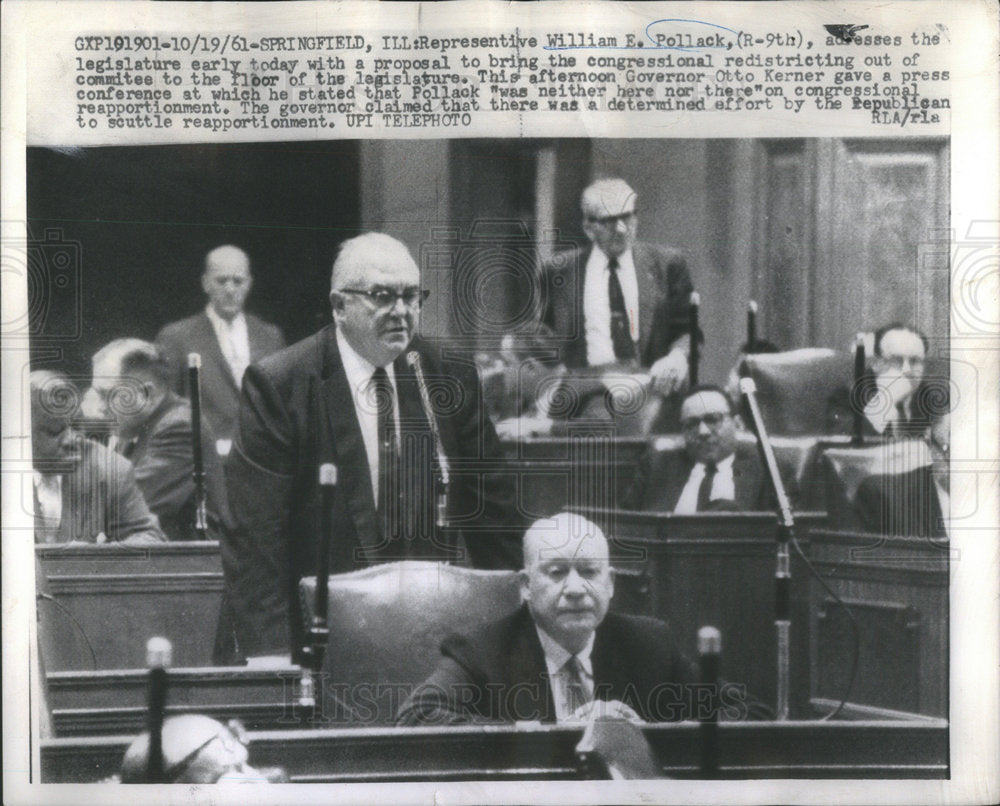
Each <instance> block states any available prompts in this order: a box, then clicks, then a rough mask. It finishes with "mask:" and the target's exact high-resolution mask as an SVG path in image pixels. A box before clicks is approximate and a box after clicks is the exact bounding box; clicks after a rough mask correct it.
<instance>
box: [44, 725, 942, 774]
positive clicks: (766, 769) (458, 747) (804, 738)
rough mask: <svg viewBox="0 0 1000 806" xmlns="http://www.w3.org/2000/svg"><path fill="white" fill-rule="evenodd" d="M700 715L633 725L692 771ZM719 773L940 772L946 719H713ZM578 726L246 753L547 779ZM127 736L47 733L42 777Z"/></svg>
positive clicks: (269, 746)
mask: <svg viewBox="0 0 1000 806" xmlns="http://www.w3.org/2000/svg"><path fill="white" fill-rule="evenodd" d="M698 728H699V726H698V725H697V724H694V723H681V724H672V725H650V726H647V727H645V728H644V729H643V732H644V734H645V736H646V738H647V740H648V741H649V743H650V746H651V748H652V750H653V753H654V756H655V757H656V758H657V759H658V760H659V762H660V764H661V766H662V769H663V772H664V775H665V776H668V777H674V778H697V777H698V775H699V772H698V757H699V755H698V754H699V748H700V746H699V739H698ZM719 732H720V736H719V747H720V770H721V775H722V777H725V778H738V779H742V778H945V777H947V775H948V724H947V722H945V721H943V720H928V721H926V722H912V721H905V722H784V723H773V722H756V723H754V722H748V723H723V724H722V725H720V729H719ZM582 733H583V731H582V728H573V727H564V726H554V725H553V726H541V725H535V726H513V725H510V726H508V725H504V726H495V727H494V726H489V727H471V726H470V727H455V728H381V729H376V728H369V729H347V730H315V731H284V732H275V731H271V732H259V733H251V735H250V762H251V764H254V765H256V766H260V767H270V766H279V767H283V768H284V769H285V770H286V771H287V772H288V774H289V776H290V777H291V780H292V781H293V782H309V783H333V782H341V783H343V782H351V783H357V782H379V781H382V782H385V781H466V780H509V779H522V780H552V779H572V778H577V777H578V776H579V773H578V768H577V758H576V753H575V748H576V745H577V743H578V742H579V740H580V738H581V737H582ZM130 741H131V737H130V736H108V737H91V738H86V739H49V740H44V741H43V742H42V745H41V758H42V781H43V782H45V783H69V782H87V781H97V780H100V779H102V778H105V777H107V776H109V775H111V774H113V773H115V772H116V771H117V770H118V767H119V765H120V763H121V758H122V756H123V754H124V752H125V748H126V747H127V746H128V744H129V742H130Z"/></svg>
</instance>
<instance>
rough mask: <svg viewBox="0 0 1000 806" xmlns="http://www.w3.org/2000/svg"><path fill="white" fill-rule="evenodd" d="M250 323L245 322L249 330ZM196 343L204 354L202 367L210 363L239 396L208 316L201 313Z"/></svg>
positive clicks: (230, 368) (251, 354)
mask: <svg viewBox="0 0 1000 806" xmlns="http://www.w3.org/2000/svg"><path fill="white" fill-rule="evenodd" d="M249 327H250V323H249V321H248V322H247V328H248V329H249ZM197 338H198V341H199V342H200V343H201V344H202V345H203V347H202V349H203V350H204V352H203V353H202V356H201V361H202V365H203V366H204V365H205V364H206V362H209V361H212V362H214V363H215V364H216V365H217V366H218V368H219V373H218V374H219V377H221V378H225V382H226V384H227V385H228V386H229V387H230V388H231V389H232V390H233V391H234V392H236V393H237V394H239V391H240V389H239V387H238V386H237V385H236V378H234V377H233V370H232V367H230V366H229V362H228V361H226V358H225V356H224V355H223V354H222V348H221V347H220V346H219V339H218V337H217V336H216V335H215V329H214V328H213V327H212V323H211V322H210V321H209V318H208V314H207V313H205V312H204V311H202V313H201V315H200V316H199V317H198V337H197ZM252 344H253V343H252V342H251V348H250V350H251V352H250V356H251V361H252V360H253V346H252Z"/></svg>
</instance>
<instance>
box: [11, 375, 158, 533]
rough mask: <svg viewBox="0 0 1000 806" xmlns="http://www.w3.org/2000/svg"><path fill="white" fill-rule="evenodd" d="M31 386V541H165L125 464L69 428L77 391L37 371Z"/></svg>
mask: <svg viewBox="0 0 1000 806" xmlns="http://www.w3.org/2000/svg"><path fill="white" fill-rule="evenodd" d="M29 383H30V386H31V461H32V464H33V466H34V489H35V542H37V543H106V542H124V543H160V542H163V541H164V540H165V539H166V538H165V537H164V536H163V532H162V531H160V526H159V523H157V520H156V516H155V515H153V514H152V513H151V512H150V511H149V508H148V507H147V506H146V502H145V501H144V500H143V497H142V493H141V492H140V491H139V488H138V487H137V486H136V483H135V476H134V474H133V473H132V466H131V465H130V464H129V462H128V460H126V459H124V458H122V457H121V456H119V455H118V454H116V453H115V452H114V451H110V450H108V449H107V448H105V447H104V446H103V445H99V444H98V443H96V442H93V441H91V440H88V439H83V438H82V437H80V436H79V435H78V434H77V433H76V432H75V431H74V430H73V428H72V426H71V425H70V422H71V420H72V418H73V415H74V414H75V413H76V408H77V401H78V400H79V392H78V391H77V389H76V387H75V386H73V384H72V383H71V382H70V381H69V379H67V378H66V377H65V376H63V375H60V374H59V373H56V372H51V371H49V370H35V371H34V372H32V373H31V376H30V381H29Z"/></svg>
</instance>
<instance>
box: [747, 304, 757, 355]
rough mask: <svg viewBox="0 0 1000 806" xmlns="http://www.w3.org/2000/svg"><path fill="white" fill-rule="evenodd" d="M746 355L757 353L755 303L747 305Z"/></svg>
mask: <svg viewBox="0 0 1000 806" xmlns="http://www.w3.org/2000/svg"><path fill="white" fill-rule="evenodd" d="M746 351H747V355H752V354H753V353H755V352H757V303H756V302H754V301H753V300H750V302H748V303H747V350H746Z"/></svg>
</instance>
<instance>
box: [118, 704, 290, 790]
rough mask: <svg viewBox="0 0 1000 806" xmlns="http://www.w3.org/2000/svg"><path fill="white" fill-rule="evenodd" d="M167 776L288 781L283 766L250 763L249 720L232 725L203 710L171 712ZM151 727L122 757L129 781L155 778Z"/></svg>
mask: <svg viewBox="0 0 1000 806" xmlns="http://www.w3.org/2000/svg"><path fill="white" fill-rule="evenodd" d="M160 736H161V742H162V748H163V749H162V754H163V780H162V781H161V782H157V783H167V784H267V783H271V782H272V781H273V782H275V783H286V782H287V781H288V777H287V775H285V773H284V771H283V770H280V769H279V768H269V769H264V770H260V769H257V768H255V767H251V766H250V763H249V761H250V755H249V752H248V750H247V745H248V744H249V741H248V739H247V735H246V731H245V730H243V726H242V725H240V724H239V723H238V722H236V721H235V720H233V721H230V723H229V724H228V725H223V724H222V723H220V722H216V721H215V720H214V719H212V718H210V717H207V716H201V715H200V714H184V715H183V716H172V717H168V718H167V719H165V720H164V722H163V730H162V731H161V734H160ZM148 763H149V733H141V734H139V736H137V737H136V738H135V740H134V741H133V742H132V744H130V745H129V747H128V749H127V750H126V751H125V757H124V758H123V759H122V771H121V782H122V783H123V784H144V783H149V781H148V779H147V776H146V770H147V765H148Z"/></svg>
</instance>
